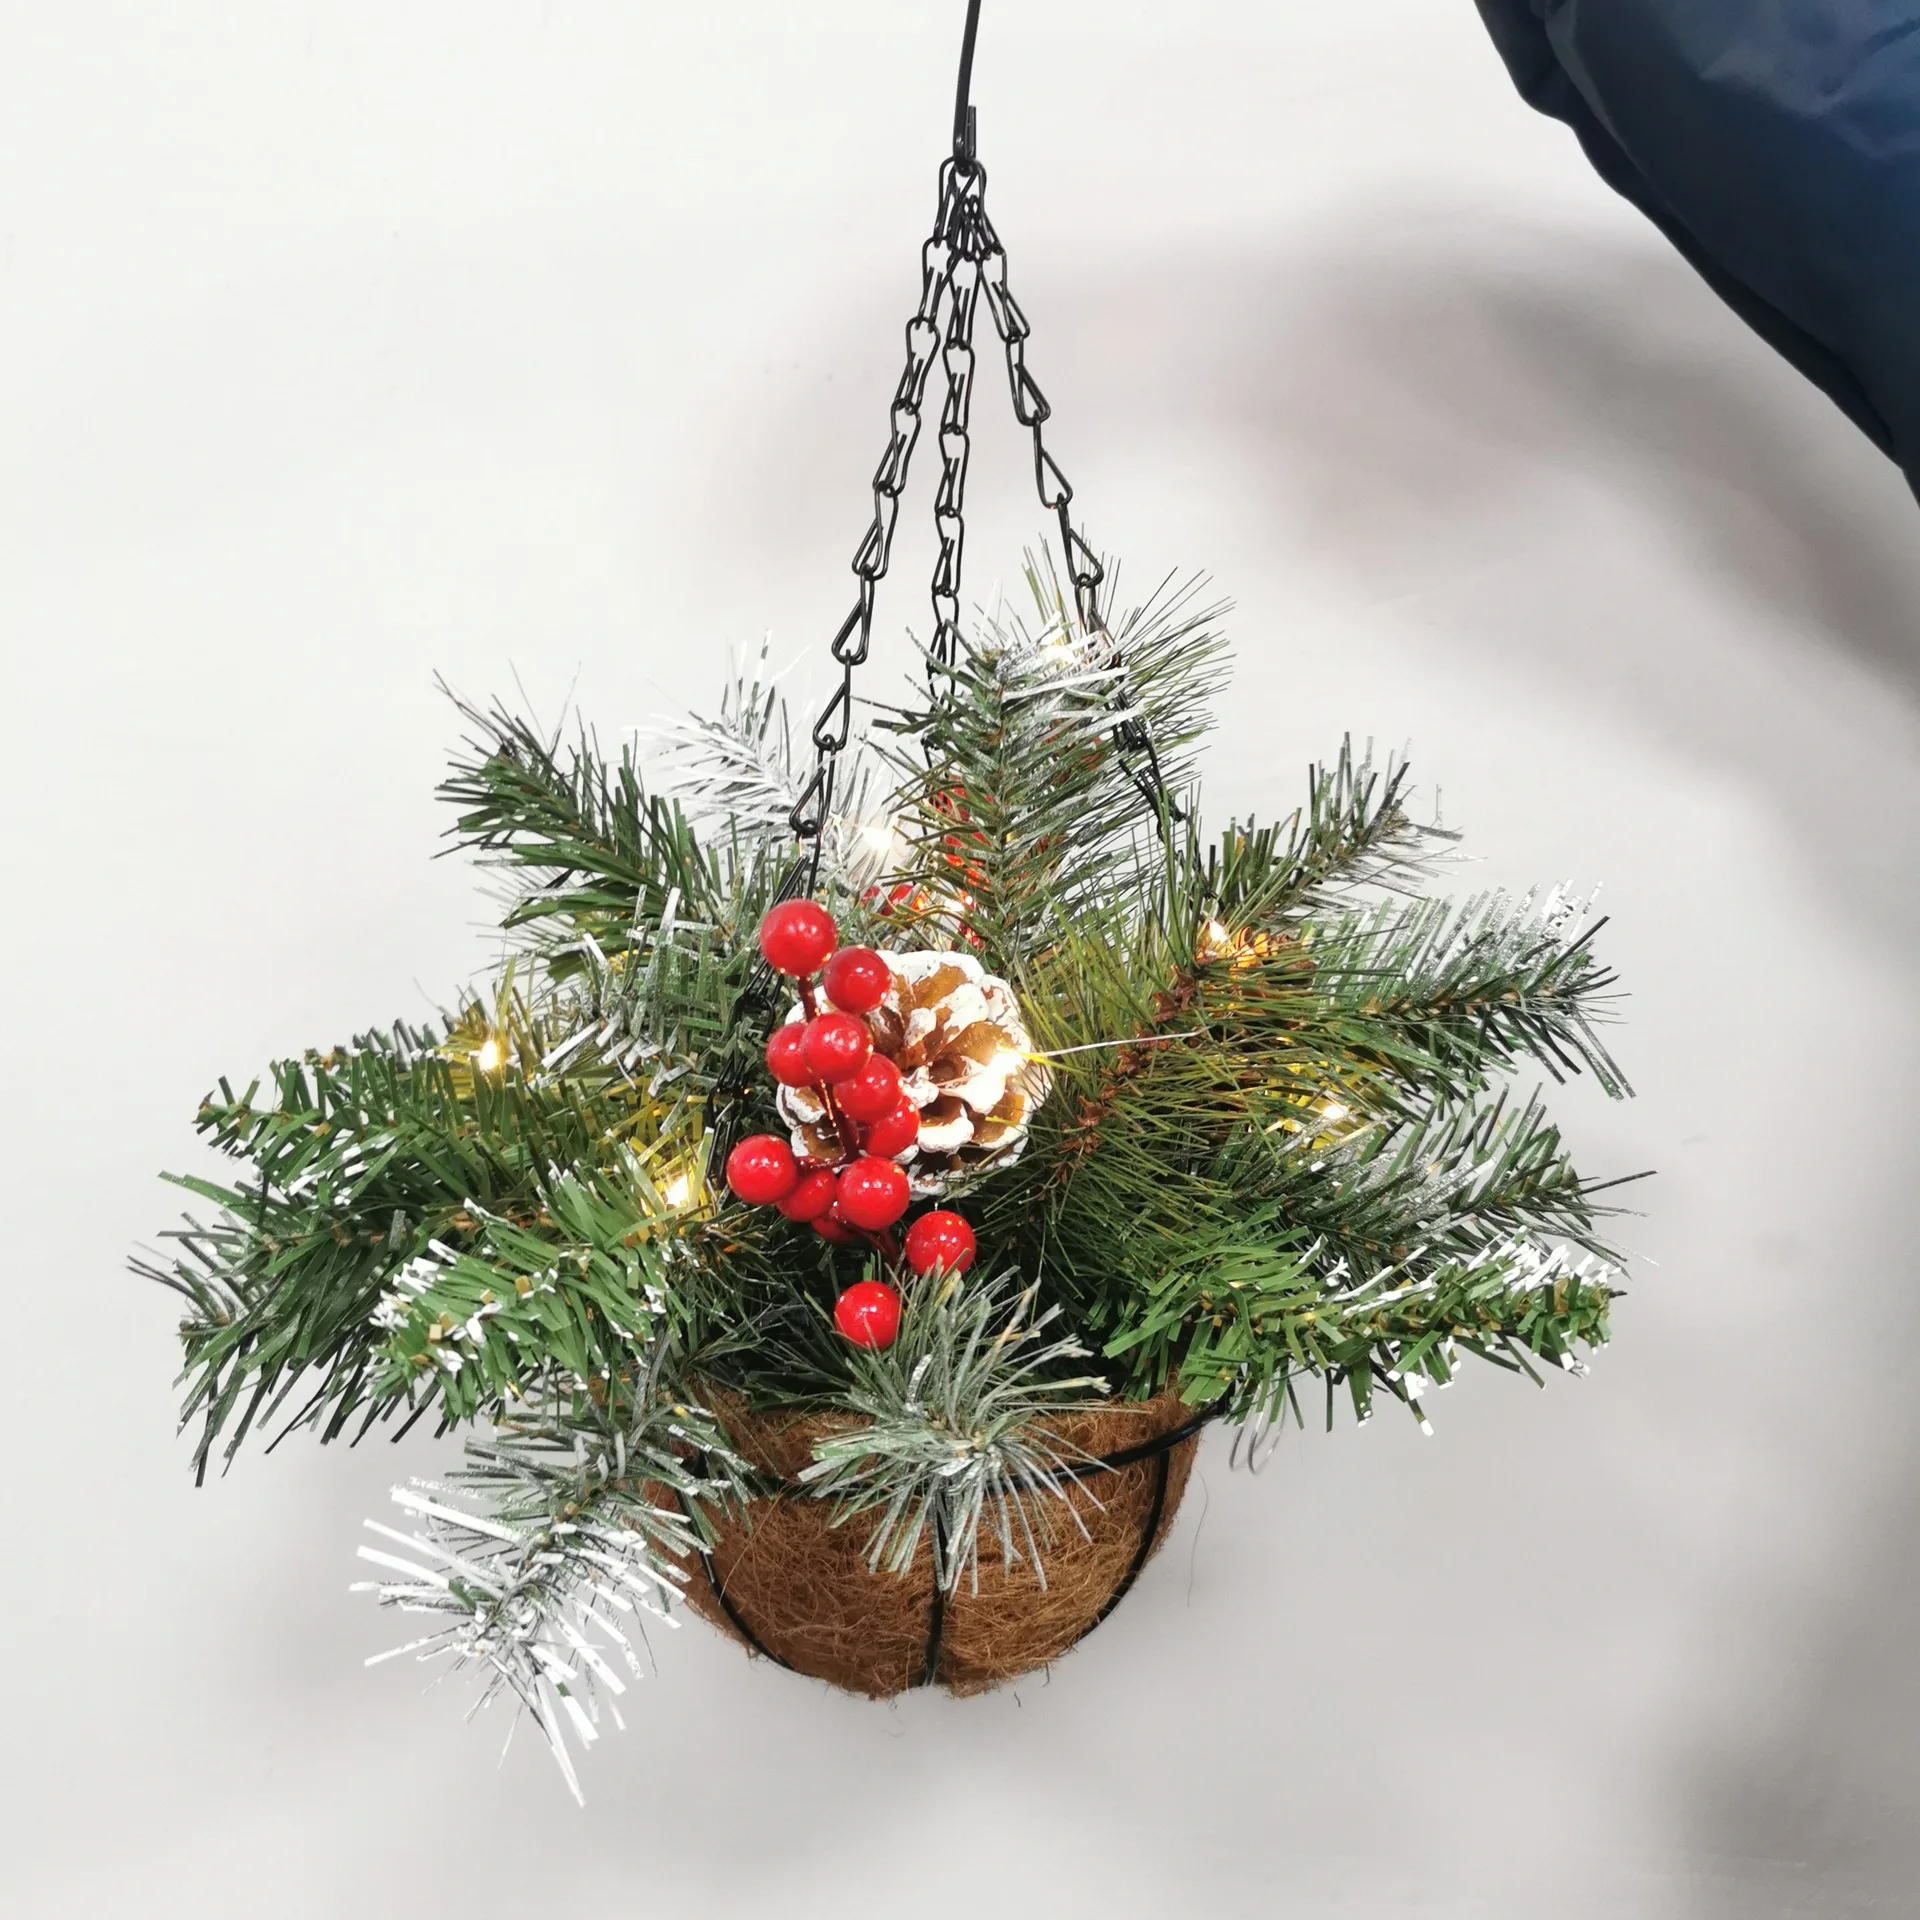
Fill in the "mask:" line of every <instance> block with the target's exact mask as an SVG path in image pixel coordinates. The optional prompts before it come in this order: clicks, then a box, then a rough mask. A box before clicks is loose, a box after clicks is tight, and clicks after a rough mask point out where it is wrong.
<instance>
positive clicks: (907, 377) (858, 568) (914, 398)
mask: <svg viewBox="0 0 1920 1920" xmlns="http://www.w3.org/2000/svg"><path fill="white" fill-rule="evenodd" d="M951 171H952V162H948V163H947V165H946V166H945V167H943V168H942V169H941V176H940V188H941V191H940V215H939V219H938V220H937V222H936V224H935V226H934V230H933V234H932V236H931V237H930V238H929V239H928V241H927V243H926V245H925V246H924V247H922V248H921V250H920V304H919V305H918V306H917V307H916V308H915V309H914V313H913V317H912V318H911V319H910V320H909V321H908V322H907V326H906V336H907V364H906V369H905V371H904V372H903V373H902V374H901V376H900V384H899V385H898V386H897V387H895V389H894V393H893V405H892V407H891V409H890V412H889V418H890V422H891V427H892V431H891V433H890V434H889V436H888V439H887V450H886V452H885V453H884V454H883V455H881V458H880V464H879V466H878V467H876V468H875V469H874V474H873V519H872V521H871V523H870V524H869V525H868V527H867V532H866V537H865V538H864V539H863V540H862V541H861V542H860V545H859V547H858V548H857V549H856V550H855V552H854V556H853V572H854V578H855V579H856V580H857V581H858V582H859V590H858V594H857V596H856V598H855V600H854V604H853V611H852V612H851V613H849V614H848V615H847V617H846V619H844V620H843V621H842V622H841V623H840V630H839V632H838V633H836V634H835V635H834V637H833V645H832V648H831V649H830V651H831V652H832V655H833V659H834V661H835V663H836V664H837V665H838V666H839V668H840V685H839V687H838V689H837V690H836V691H835V693H834V695H833V697H832V698H831V699H830V700H829V701H828V702H827V704H826V706H825V708H824V709H823V710H822V712H821V714H820V717H819V718H818V719H817V720H816V721H815V722H814V724H813V747H814V755H815V758H814V767H813V774H812V777H811V778H810V779H809V780H808V782H807V784H806V786H805V787H804V788H803V789H802V790H801V793H800V797H799V799H798V800H796V801H795V802H794V804H793V809H792V812H791V813H790V814H789V815H788V824H789V825H790V826H791V827H792V828H793V831H794V835H795V837H796V838H798V839H800V840H808V841H812V842H813V850H814V857H815V859H816V860H817V859H818V857H819V847H820V839H821V836H822V834H823V833H824V831H825V828H826V822H827V816H828V814H829V813H830V812H831V810H832V806H833V785H834V762H835V760H836V758H837V757H838V756H839V755H840V754H841V753H843V752H844V751H845V750H846V745H847V740H848V738H849V736H850V735H851V732H852V729H853V672H854V669H855V668H856V667H858V666H860V665H861V664H862V663H863V662H864V661H865V660H866V657H867V653H868V650H869V648H870V647H871V646H872V644H873V601H874V591H875V589H876V588H877V587H878V586H879V584H880V582H881V580H882V579H883V578H885V576H886V571H887V562H888V560H889V558H890V557H891V555H892V552H893V533H894V528H895V526H896V525H897V523H898V521H899V517H900V495H901V494H902V492H903V491H905V488H906V484H907V468H908V465H909V464H910V462H911V461H912V458H913V449H914V446H915V444H916V443H917V442H918V440H919V438H920V407H921V401H922V399H923V397H924V395H925V392H926V386H927V375H928V374H929V373H930V372H931V371H932V369H933V362H934V355H935V352H936V350H937V349H938V347H939V346H940V309H941V305H942V302H943V300H944V297H945V295H946V292H947V288H948V284H949V282H950V280H951V278H952V274H953V264H954V248H953V244H952V241H951V239H950V237H949V229H950V222H949V219H948V199H949V191H950V189H949V181H948V176H949V174H950V173H951Z"/></svg>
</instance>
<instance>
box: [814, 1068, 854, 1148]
mask: <svg viewBox="0 0 1920 1920" xmlns="http://www.w3.org/2000/svg"><path fill="white" fill-rule="evenodd" d="M813 1090H814V1092H815V1093H817V1094H818V1095H819V1096H820V1098H821V1099H822V1100H824V1101H825V1102H826V1103H827V1112H828V1113H829V1114H831V1115H832V1117H833V1128H834V1131H835V1132H836V1133H837V1134H839V1136H840V1158H841V1160H842V1161H843V1162H844V1163H846V1164H848V1165H851V1164H852V1162H854V1161H855V1160H858V1159H859V1158H860V1135H859V1134H858V1133H857V1132H856V1131H855V1130H854V1125H853V1122H852V1121H851V1120H849V1119H848V1118H847V1116H846V1115H845V1114H844V1113H842V1112H841V1111H840V1102H839V1101H838V1100H836V1099H835V1098H834V1097H833V1089H832V1088H831V1087H829V1086H825V1085H823V1084H821V1083H820V1082H818V1081H816V1082H815V1083H814V1089H813Z"/></svg>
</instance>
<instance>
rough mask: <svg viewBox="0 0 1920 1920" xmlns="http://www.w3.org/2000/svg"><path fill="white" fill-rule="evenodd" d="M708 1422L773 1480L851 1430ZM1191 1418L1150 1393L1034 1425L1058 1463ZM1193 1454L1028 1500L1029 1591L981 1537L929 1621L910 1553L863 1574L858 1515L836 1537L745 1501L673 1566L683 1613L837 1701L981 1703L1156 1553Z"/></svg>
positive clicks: (1085, 1625)
mask: <svg viewBox="0 0 1920 1920" xmlns="http://www.w3.org/2000/svg"><path fill="white" fill-rule="evenodd" d="M715 1410H716V1411H717V1412H720V1413H721V1414H722V1418H723V1420H724V1423H725V1425H726V1427H727V1430H728V1433H729V1435H730V1437H731V1439H732V1441H733V1443H734V1445H735V1447H736V1448H738V1449H739V1451H740V1452H741V1453H742V1454H744V1455H745V1456H746V1458H747V1459H749V1460H751V1461H752V1462H753V1464H754V1465H755V1466H756V1467H758V1468H759V1469H760V1470H761V1471H762V1472H763V1473H766V1474H768V1475H771V1476H773V1477H775V1478H777V1479H781V1480H788V1481H790V1480H793V1479H794V1478H795V1477H796V1476H797V1475H798V1474H799V1472H800V1470H801V1469H802V1468H803V1467H805V1466H807V1465H808V1463H809V1462H810V1461H811V1460H812V1458H813V1446H814V1442H815V1441H816V1440H817V1439H819V1438H820V1437H821V1436H822V1435H824V1434H826V1433H829V1432H846V1431H848V1430H849V1429H851V1428H855V1427H858V1426H860V1425H862V1424H864V1423H863V1422H862V1421H861V1420H860V1419H858V1418H856V1417H853V1416H850V1415H846V1414H808V1415H793V1414H753V1413H747V1412H745V1411H744V1410H741V1409H739V1408H737V1407H733V1406H724V1405H723V1406H717V1407H716V1409H715ZM1193 1418H1194V1410H1193V1408H1192V1407H1190V1406H1188V1405H1186V1404H1185V1403H1184V1402H1182V1401H1181V1400H1180V1398H1179V1397H1178V1396H1177V1395H1174V1394H1163V1395H1161V1396H1160V1397H1159V1398H1158V1399H1155V1400H1141V1401H1110V1402H1108V1403H1107V1404H1106V1405H1105V1406H1103V1407H1101V1408H1098V1409H1096V1410H1090V1411H1088V1412H1085V1413H1070V1414H1060V1415H1056V1416H1055V1417H1054V1418H1053V1419H1052V1420H1051V1421H1049V1422H1048V1426H1049V1428H1050V1430H1051V1431H1052V1432H1053V1433H1055V1434H1056V1435H1057V1436H1058V1437H1059V1439H1060V1440H1061V1442H1063V1443H1064V1444H1063V1451H1065V1452H1067V1453H1068V1456H1069V1457H1070V1458H1074V1457H1077V1456H1076V1455H1075V1454H1074V1453H1073V1449H1076V1448H1080V1449H1084V1450H1085V1452H1086V1453H1088V1454H1091V1455H1093V1456H1094V1457H1095V1458H1096V1459H1098V1458H1103V1457H1105V1456H1106V1455H1109V1454H1116V1453H1122V1452H1124V1451H1126V1450H1127V1449H1129V1448H1133V1447H1137V1446H1142V1445H1146V1444H1149V1443H1151V1442H1153V1441H1155V1440H1158V1439H1159V1438H1160V1437H1161V1436H1162V1435H1165V1434H1170V1433H1173V1432H1175V1431H1176V1430H1178V1429H1179V1428H1181V1427H1184V1426H1186V1425H1188V1424H1189V1423H1190V1422H1191V1421H1192V1420H1193ZM1198 1444H1199V1436H1198V1434H1195V1435H1193V1436H1192V1437H1190V1438H1188V1439H1185V1440H1182V1441H1180V1442H1178V1443H1177V1444H1176V1445H1174V1446H1172V1447H1170V1448H1168V1449H1167V1450H1166V1451H1165V1452H1164V1453H1163V1454H1161V1455H1159V1456H1157V1457H1155V1458H1151V1459H1146V1460H1139V1461H1134V1462H1132V1463H1131V1464H1129V1465H1126V1466H1123V1467H1118V1468H1116V1469H1114V1470H1113V1471H1111V1472H1107V1471H1102V1470H1099V1469H1089V1470H1088V1472H1087V1475H1086V1478H1085V1479H1084V1480H1079V1481H1073V1482H1069V1483H1068V1487H1067V1492H1066V1495H1065V1502H1063V1503H1055V1502H1054V1501H1053V1499H1052V1496H1050V1495H1044V1494H1043V1495H1042V1496H1040V1498H1039V1499H1038V1500H1034V1501H1030V1502H1029V1507H1030V1511H1032V1513H1033V1515H1034V1523H1035V1525H1034V1530H1035V1533H1036V1534H1037V1535H1039V1537H1040V1546H1041V1557H1042V1561H1043V1563H1044V1567H1045V1574H1046V1584H1045V1585H1044V1586H1042V1585H1041V1582H1040V1578H1039V1576H1038V1575H1037V1574H1036V1573H1035V1571H1034V1569H1033V1567H1032V1566H1031V1564H1029V1563H1027V1562H1021V1563H1019V1564H1016V1565H1014V1566H1010V1567H1009V1566H1005V1565H1003V1564H1002V1562H1001V1560H1000V1557H999V1551H998V1548H997V1546H996V1545H995V1544H994V1543H993V1542H991V1541H990V1540H987V1539H984V1538H983V1540H982V1543H981V1549H980V1583H979V1591H978V1592H977V1593H976V1592H975V1591H974V1590H973V1582H972V1579H971V1577H970V1576H963V1577H962V1579H961V1582H960V1584H959V1586H958V1587H957V1588H955V1589H953V1590H952V1591H949V1592H947V1593H945V1594H942V1595H940V1596H939V1600H938V1610H937V1617H936V1601H935V1594H934V1580H933V1562H932V1552H931V1548H930V1546H929V1545H928V1544H927V1543H926V1542H925V1541H923V1542H922V1543H921V1547H920V1550H919V1554H918V1556H917V1557H916V1559H915V1561H914V1564H913V1567H912V1569H911V1570H910V1571H909V1572H908V1573H905V1574H894V1573H889V1572H886V1571H885V1570H882V1571H880V1572H877V1573H876V1572H874V1571H872V1570H871V1569H870V1568H869V1566H868V1564H867V1555H868V1552H869V1550H870V1547H871V1543H872V1522H871V1520H870V1519H869V1517H868V1516H865V1515H862V1516H859V1517H857V1518H855V1519H852V1520H848V1521H845V1522H843V1523H842V1524H841V1525H839V1526H837V1527H836V1526H834V1525H833V1524H832V1519H833V1515H834V1511H835V1508H834V1504H833V1502H831V1501H829V1500H821V1499H816V1498H813V1497H810V1496H808V1495H805V1494H781V1495H778V1496H775V1497H771V1498H767V1499H759V1500H752V1501H749V1502H748V1503H747V1506H746V1511H745V1514H744V1516H742V1515H739V1514H732V1515H727V1516H724V1517H723V1518H721V1519H720V1520H719V1522H718V1534H717V1538H716V1539H715V1542H714V1545H713V1549H712V1552H711V1553H710V1555H709V1556H708V1558H707V1561H706V1563H705V1564H704V1565H703V1564H702V1562H701V1561H700V1560H699V1559H697V1558H690V1559H688V1560H687V1561H685V1562H683V1563H682V1564H683V1565H684V1567H685V1570H686V1573H687V1582H686V1587H685V1594H686V1599H687V1603H688V1605H689V1606H691V1607H692V1608H693V1610H694V1611H695V1612H696V1613H698V1614H700V1615H701V1616H702V1618H704V1619H706V1620H708V1621H710V1622H711V1623H712V1624H713V1625H714V1626H716V1627H718V1628H719V1629H720V1631H721V1632H722V1633H725V1634H727V1635H729V1636H730V1637H731V1638H733V1639H735V1640H737V1641H739V1642H740V1643H741V1644H742V1645H743V1646H747V1647H749V1648H752V1649H753V1650H756V1651H761V1652H764V1653H766V1654H768V1655H770V1656H771V1657H772V1658H773V1659H775V1660H777V1661H779V1662H780V1663H781V1664H782V1665H784V1666H787V1667H791V1668H793V1669H794V1670H795V1671H796V1672H799V1673H805V1674H811V1675H812V1676H813V1677H814V1678H815V1679H818V1680H825V1681H827V1682H829V1683H830V1684H831V1685H833V1686H836V1687H841V1688H844V1689H845V1690H846V1691H847V1692H849V1693H863V1694H867V1695H869V1696H871V1697H873V1698H875V1699H887V1698H891V1697H892V1696H893V1695H894V1694H897V1693H903V1692H905V1691H906V1690H907V1689H908V1688H909V1687H914V1686H922V1685H926V1684H928V1683H929V1682H931V1683H933V1684H937V1685H939V1686H942V1687H945V1688H946V1690H947V1691H948V1692H949V1693H957V1694H970V1693H984V1692H986V1691H987V1689H989V1688H990V1687H996V1686H999V1685H1000V1684H1001V1683H1002V1682H1003V1681H1007V1680H1011V1679H1014V1678H1016V1677H1017V1676H1018V1675H1020V1674H1023V1673H1031V1672H1033V1671H1034V1670H1035V1669H1036V1668H1039V1667H1044V1666H1047V1665H1048V1664H1050V1663H1051V1662H1052V1661H1055V1660H1057V1659H1059V1657H1060V1656H1061V1655H1062V1654H1063V1653H1065V1652H1066V1651H1067V1650H1068V1649H1069V1648H1070V1647H1072V1646H1073V1645H1074V1643H1075V1642H1076V1641H1078V1640H1079V1639H1080V1638H1081V1637H1082V1636H1083V1635H1084V1634H1086V1633H1087V1632H1088V1631H1089V1630H1090V1629H1091V1628H1093V1627H1094V1626H1096V1625H1098V1624H1099V1622H1100V1621H1101V1620H1102V1619H1103V1618H1104V1617H1105V1615H1106V1613H1107V1611H1108V1609H1109V1608H1110V1607H1111V1606H1112V1604H1113V1603H1114V1601H1115V1600H1116V1598H1117V1597H1118V1596H1119V1594H1120V1593H1121V1592H1122V1591H1123V1590H1124V1588H1125V1586H1126V1584H1127V1583H1128V1581H1129V1580H1130V1578H1131V1576H1132V1575H1133V1574H1134V1573H1135V1572H1137V1571H1138V1569H1139V1565H1140V1563H1141V1562H1142V1560H1143V1559H1144V1557H1145V1555H1143V1553H1142V1546H1143V1542H1144V1544H1145V1548H1146V1554H1151V1553H1152V1552H1154V1551H1155V1550H1157V1549H1158V1547H1159V1545H1160V1543H1161V1541H1162V1540H1163V1539H1165V1537H1166V1534H1167V1531H1168V1529H1169V1528H1170V1527H1171V1526H1172V1524H1173V1517H1174V1515H1175V1513H1176V1512H1177V1511H1178V1510H1179V1506H1180V1501H1181V1497H1182V1496H1183V1495H1184V1494H1185V1492H1186V1489H1187V1478H1188V1475H1189V1473H1190V1472H1191V1471H1192V1467H1193V1455H1194V1448H1195V1447H1196V1446H1197V1445H1198ZM1163 1472H1164V1474H1165V1480H1164V1485H1163V1484H1162V1482H1161V1475H1162V1473H1163ZM1065 1503H1071V1505H1072V1508H1073V1511H1074V1512H1075V1513H1077V1514H1078V1515H1079V1518H1080V1522H1081V1525H1083V1526H1084V1527H1085V1529H1086V1531H1085V1533H1084V1534H1083V1533H1082V1532H1081V1527H1080V1526H1076V1525H1075V1524H1074V1521H1073V1519H1072V1518H1071V1517H1070V1516H1069V1515H1068V1514H1067V1513H1065V1512H1063V1511H1047V1509H1049V1508H1052V1507H1055V1506H1056V1504H1065ZM1156 1504H1157V1506H1158V1515H1157V1518H1156V1517H1155V1507H1156ZM1043 1519H1044V1520H1045V1521H1046V1522H1047V1523H1048V1524H1047V1530H1046V1531H1044V1532H1043V1531H1042V1526H1041V1522H1042V1520H1043ZM1150 1521H1151V1522H1152V1526H1153V1532H1152V1538H1151V1540H1146V1539H1145V1535H1146V1530H1147V1527H1148V1525H1149V1522H1150ZM709 1569H711V1574H709ZM716 1582H717V1584H718V1587H719V1590H720V1591H719V1592H716V1591H715V1583H716ZM723 1595H724V1600H723V1598H722V1596H723ZM743 1627H744V1628H745V1631H744V1632H743V1631H742V1628H743ZM936 1629H937V1631H936ZM749 1635H751V1639H749V1637H748V1636H749ZM755 1643H757V1647H756V1646H755ZM930 1655H931V1658H930Z"/></svg>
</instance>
